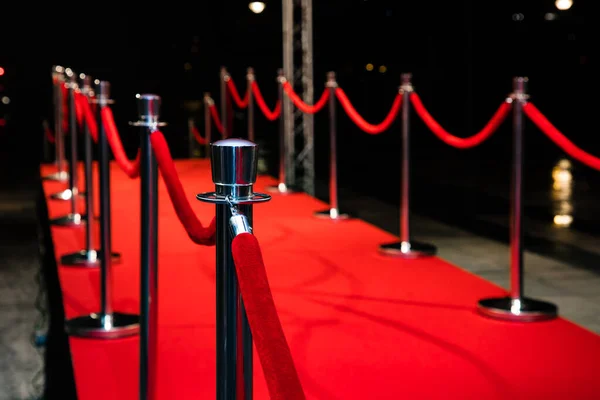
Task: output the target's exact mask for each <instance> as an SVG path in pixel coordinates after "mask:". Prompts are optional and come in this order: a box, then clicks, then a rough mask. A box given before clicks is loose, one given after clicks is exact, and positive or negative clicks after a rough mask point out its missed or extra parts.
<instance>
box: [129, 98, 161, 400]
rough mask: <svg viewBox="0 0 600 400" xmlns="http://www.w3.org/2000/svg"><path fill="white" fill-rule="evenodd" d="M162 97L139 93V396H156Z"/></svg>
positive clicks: (153, 397)
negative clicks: (156, 139) (155, 139)
mask: <svg viewBox="0 0 600 400" xmlns="http://www.w3.org/2000/svg"><path fill="white" fill-rule="evenodd" d="M160 102H161V100H160V97H159V96H157V95H154V94H143V95H140V96H139V97H138V110H139V117H140V119H139V121H138V122H137V123H135V124H136V125H137V126H140V127H141V132H140V139H141V160H140V177H141V198H142V202H141V203H142V204H141V209H142V212H141V222H142V227H141V233H142V238H141V249H142V253H141V304H140V306H141V311H140V323H141V327H140V400H149V399H155V396H156V367H157V365H156V347H157V340H156V339H157V338H156V333H157V312H158V263H157V261H158V260H157V256H158V169H157V165H156V159H155V157H154V153H153V152H152V145H151V143H150V135H151V134H152V132H153V131H154V130H155V129H156V127H158V126H162V125H164V124H161V123H159V122H158V118H159V111H160Z"/></svg>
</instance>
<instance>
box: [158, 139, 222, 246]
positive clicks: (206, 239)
mask: <svg viewBox="0 0 600 400" xmlns="http://www.w3.org/2000/svg"><path fill="white" fill-rule="evenodd" d="M150 143H152V149H153V150H154V156H155V157H156V162H157V164H158V169H159V170H160V174H161V175H162V178H163V181H164V182H165V186H166V187H167V192H168V193H169V197H170V198H171V203H172V204H173V208H174V209H175V213H176V214H177V218H179V222H181V225H183V227H184V228H185V230H186V232H187V234H188V236H189V237H190V239H192V242H194V243H196V244H202V245H205V246H212V245H214V244H215V239H216V237H215V233H216V219H215V218H214V217H213V219H212V221H211V222H210V225H209V226H208V227H204V226H203V225H202V222H200V220H199V219H198V217H197V216H196V214H195V213H194V210H193V209H192V207H191V206H190V203H189V202H188V200H187V198H186V197H185V192H184V190H183V186H182V185H181V181H180V180H179V176H178V175H177V170H176V169H175V164H174V163H173V158H172V157H171V152H170V151H169V146H168V144H167V142H166V140H165V137H164V136H163V134H162V132H160V131H154V132H152V134H151V135H150Z"/></svg>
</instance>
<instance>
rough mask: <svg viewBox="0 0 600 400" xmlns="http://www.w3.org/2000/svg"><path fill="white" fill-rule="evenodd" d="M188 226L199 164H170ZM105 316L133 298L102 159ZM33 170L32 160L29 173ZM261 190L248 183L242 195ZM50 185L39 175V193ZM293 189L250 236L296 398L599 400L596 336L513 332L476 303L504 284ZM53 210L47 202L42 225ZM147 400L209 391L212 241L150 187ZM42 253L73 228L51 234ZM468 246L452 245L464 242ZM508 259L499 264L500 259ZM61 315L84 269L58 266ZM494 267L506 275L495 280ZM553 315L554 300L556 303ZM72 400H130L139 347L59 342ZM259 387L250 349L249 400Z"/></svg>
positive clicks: (200, 181)
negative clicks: (197, 239)
mask: <svg viewBox="0 0 600 400" xmlns="http://www.w3.org/2000/svg"><path fill="white" fill-rule="evenodd" d="M176 165H177V169H178V171H179V174H180V176H181V179H182V182H183V185H184V187H185V190H186V193H187V194H188V196H189V198H190V199H191V202H192V203H193V204H192V207H193V208H194V210H195V211H196V212H197V214H198V215H199V216H200V217H201V220H202V221H203V223H205V224H207V223H208V222H210V220H211V219H212V217H213V215H214V206H211V205H207V204H203V203H200V202H198V201H196V200H194V198H195V195H196V194H197V193H199V192H203V191H211V190H212V189H213V184H212V182H211V180H210V169H209V165H208V162H205V161H178V162H177V163H176ZM112 168H113V170H112V171H113V173H112V190H113V193H112V205H113V243H114V245H113V248H114V250H115V251H119V252H121V254H122V256H123V263H122V264H120V265H118V266H115V282H114V293H115V298H114V300H115V308H116V309H117V310H119V311H127V312H137V311H138V308H139V307H138V303H139V276H140V273H139V250H138V249H139V236H140V235H139V229H140V223H139V208H140V206H139V180H134V181H132V180H130V179H129V178H127V177H126V176H125V174H124V173H123V172H121V171H120V170H119V169H118V167H117V166H116V165H113V166H112ZM44 171H48V169H47V168H46V167H43V168H42V172H43V173H44ZM272 183H274V180H272V179H270V178H264V179H259V182H258V184H257V187H256V191H260V190H261V189H262V188H263V187H264V186H265V185H268V184H272ZM63 187H64V185H62V184H58V183H55V182H45V183H44V189H45V192H46V194H47V195H49V194H51V193H53V192H56V191H58V190H59V189H62V188H63ZM324 207H325V206H324V204H323V203H321V202H320V201H317V200H315V199H313V198H311V197H309V196H307V195H304V194H296V195H289V196H274V198H273V200H272V201H271V202H270V203H266V204H262V205H257V206H255V214H254V215H255V217H254V219H255V233H256V236H257V237H258V239H259V241H260V243H261V246H262V250H263V255H264V260H265V263H266V266H267V270H268V273H269V278H270V282H271V286H272V288H273V294H274V297H275V302H276V305H277V308H278V311H279V314H280V316H281V320H282V323H283V328H284V330H285V334H286V336H287V339H288V342H289V344H290V347H291V350H292V355H293V357H294V360H295V363H296V366H297V368H298V372H299V374H300V379H301V381H302V384H303V386H304V389H305V391H306V394H307V397H308V398H310V399H328V400H338V399H344V400H348V399H360V400H367V399H378V400H381V399H477V400H483V399H486V400H492V399H511V400H515V399H544V400H549V399H561V400H564V399H598V398H599V396H600V379H599V377H600V373H599V372H598V368H597V367H598V360H600V336H598V335H596V334H594V333H591V332H589V331H587V330H584V329H582V328H580V327H578V326H576V325H574V324H573V323H571V322H568V321H566V320H564V319H557V320H554V321H549V322H541V323H530V324H519V323H507V322H499V321H494V320H491V319H487V318H484V317H482V316H480V315H478V314H477V313H476V311H475V307H476V304H477V301H478V300H479V299H480V298H482V297H488V296H501V295H504V294H505V292H504V290H502V289H500V288H498V287H497V286H495V285H493V284H491V283H489V282H487V281H484V280H482V279H480V278H478V277H477V276H475V275H472V274H470V273H468V272H465V271H463V270H461V269H459V268H458V267H456V266H453V265H451V264H449V263H447V262H445V261H443V260H441V259H438V258H432V259H427V260H412V261H403V260H399V259H394V258H387V257H384V256H380V255H378V253H377V246H378V244H379V243H381V242H387V241H391V240H394V238H393V237H392V236H391V235H390V234H387V233H385V232H383V231H381V230H379V229H378V228H376V227H374V226H372V225H369V224H367V223H365V222H362V221H359V220H350V221H339V222H334V221H328V220H320V219H315V218H313V217H312V213H313V211H315V210H320V209H323V208H324ZM67 211H68V202H56V201H49V213H50V217H56V216H60V215H63V214H65V213H67ZM159 214H160V220H159V269H160V274H159V301H160V309H159V314H160V317H159V319H160V321H159V326H160V331H159V341H160V344H159V356H158V357H159V359H158V362H159V364H160V366H159V376H158V390H159V398H160V399H165V400H167V399H177V400H186V399H194V400H196V399H213V398H215V380H216V378H215V324H214V321H215V299H214V297H215V288H214V276H215V272H214V269H215V265H214V264H215V254H214V247H202V246H198V245H196V244H194V243H192V242H191V240H190V239H189V238H188V236H187V234H186V232H185V231H184V229H183V227H182V226H181V225H180V223H179V221H178V220H177V217H176V215H175V212H174V210H173V207H172V205H171V203H170V201H169V199H168V196H167V193H166V190H165V187H164V184H163V183H162V181H161V183H160V209H159ZM52 235H53V240H54V245H55V250H56V255H57V257H59V256H60V255H61V254H65V253H67V252H72V251H74V250H78V249H79V248H80V247H81V246H82V245H83V240H84V232H83V230H81V231H77V230H73V229H69V228H61V227H53V228H52ZM467 245H469V244H468V243H465V246H467ZM507 256H508V255H507ZM59 269H60V271H59V274H60V281H61V286H62V290H63V295H64V302H65V304H64V305H65V312H66V314H67V317H74V316H77V315H80V314H87V313H89V312H93V311H98V307H99V306H98V302H99V283H98V277H99V273H98V271H86V270H83V269H76V268H70V267H60V268H59ZM507 274H508V271H507ZM559 306H560V305H559ZM70 345H71V351H72V358H73V365H74V370H75V380H76V384H77V392H78V395H79V399H80V400H94V399H98V400H105V399H111V400H113V399H114V400H121V399H122V400H132V399H136V398H137V396H138V340H137V338H129V339H121V340H112V341H111V340H105V341H99V340H90V339H71V340H70ZM266 398H267V390H266V386H265V382H264V377H263V375H262V372H261V369H260V363H259V361H258V357H257V356H256V355H255V399H266Z"/></svg>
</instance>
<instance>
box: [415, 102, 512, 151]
mask: <svg viewBox="0 0 600 400" xmlns="http://www.w3.org/2000/svg"><path fill="white" fill-rule="evenodd" d="M410 100H411V101H412V103H413V106H414V107H415V111H416V112H417V114H418V115H419V117H421V119H422V120H423V122H424V123H425V125H427V127H428V128H429V129H430V130H431V132H433V133H434V135H436V136H437V137H438V138H439V139H440V140H442V141H443V142H444V143H446V144H448V145H450V146H453V147H456V148H459V149H469V148H472V147H475V146H478V145H480V144H481V143H483V142H484V141H485V140H486V139H488V138H489V137H490V136H492V134H493V133H494V132H496V130H497V129H498V127H499V126H500V124H502V122H503V121H504V120H505V119H506V117H507V115H508V113H509V112H510V110H511V109H512V104H510V103H508V102H506V101H505V102H503V103H502V104H500V107H498V110H496V112H495V113H494V115H493V116H492V118H491V119H490V120H489V121H488V123H487V124H486V125H485V126H484V127H483V129H482V130H481V131H479V132H478V133H476V134H475V135H473V136H471V137H468V138H461V137H457V136H454V135H452V134H451V133H449V132H448V131H446V130H445V129H444V128H442V126H441V125H440V124H439V123H438V122H437V121H436V120H435V119H433V117H432V116H431V114H429V111H427V109H425V106H424V105H423V103H422V102H421V98H420V97H419V95H418V94H416V93H415V92H412V93H411V94H410Z"/></svg>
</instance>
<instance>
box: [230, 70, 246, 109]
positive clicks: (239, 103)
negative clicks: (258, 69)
mask: <svg viewBox="0 0 600 400" xmlns="http://www.w3.org/2000/svg"><path fill="white" fill-rule="evenodd" d="M227 88H228V89H229V93H231V97H233V101H235V104H236V105H237V106H238V107H239V108H246V107H248V101H249V96H248V89H246V94H245V95H244V98H243V99H242V98H241V96H240V92H238V90H237V88H236V87H235V83H234V82H233V79H231V77H230V78H229V79H228V80H227Z"/></svg>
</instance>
